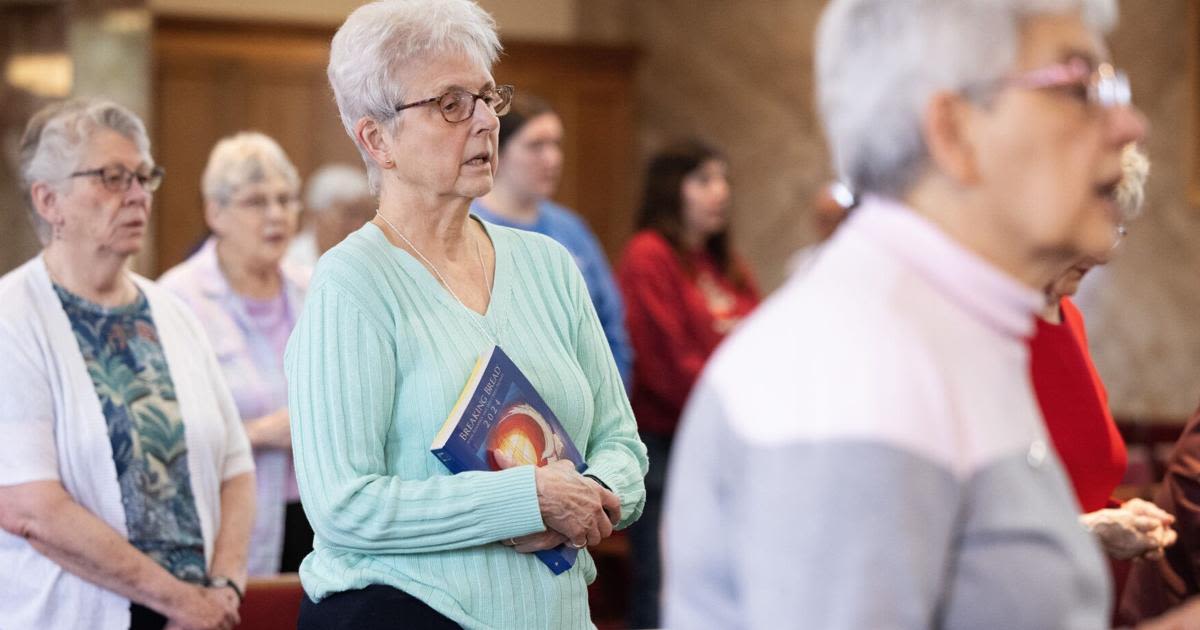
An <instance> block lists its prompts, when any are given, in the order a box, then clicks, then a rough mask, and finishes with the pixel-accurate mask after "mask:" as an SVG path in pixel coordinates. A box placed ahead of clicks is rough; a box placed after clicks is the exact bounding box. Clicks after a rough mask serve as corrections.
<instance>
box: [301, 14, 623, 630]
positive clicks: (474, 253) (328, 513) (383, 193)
mask: <svg viewBox="0 0 1200 630" xmlns="http://www.w3.org/2000/svg"><path fill="white" fill-rule="evenodd" d="M499 50H500V45H499V41H498V39H497V37H496V32H495V24H494V22H493V21H492V19H491V17H490V16H489V15H488V14H487V13H485V12H484V11H483V10H482V9H480V8H479V7H478V6H477V5H476V4H474V3H473V2H469V1H467V0H392V1H388V2H374V3H370V4H366V5H363V6H362V7H359V8H358V9H357V10H355V11H354V13H352V14H351V15H350V17H349V18H347V20H346V22H345V23H344V24H343V25H342V26H341V28H340V29H338V32H337V34H336V35H335V36H334V38H333V43H332V48H331V52H330V60H329V80H330V84H331V85H332V87H333V92H334V95H335V97H336V99H337V104H338V110H339V112H340V114H341V117H342V121H343V123H344V124H345V127H346V130H347V132H348V133H349V134H350V136H351V138H352V139H353V141H354V142H355V144H356V145H357V146H358V148H359V150H360V152H361V153H362V155H363V158H364V162H365V164H366V167H367V169H368V177H369V178H370V180H371V181H372V182H374V183H375V185H377V186H378V187H379V213H378V216H377V217H376V218H375V219H374V220H372V221H371V222H370V223H369V224H368V225H366V226H364V227H363V228H362V229H360V230H358V231H356V232H354V233H353V234H351V235H350V236H348V237H347V238H346V240H344V241H342V243H341V244H339V245H337V246H336V247H334V248H333V249H331V250H329V251H328V252H326V254H325V256H324V257H323V258H322V260H321V264H320V265H318V266H317V271H316V275H315V276H314V278H313V284H312V287H311V290H310V292H309V295H308V301H307V303H306V304H305V307H304V313H303V315H302V316H301V318H300V322H299V324H298V325H297V327H296V332H295V333H294V334H293V335H292V339H291V341H290V342H289V346H288V353H287V374H288V385H289V401H290V403H291V407H290V409H291V410H292V438H293V449H294V452H295V455H296V472H297V476H298V479H299V481H300V491H301V494H302V496H303V497H304V507H305V510H306V511H307V512H308V515H309V517H310V519H311V522H312V524H313V529H314V530H315V531H316V541H315V544H314V550H313V553H312V554H310V555H309V556H308V557H307V558H305V560H304V563H303V564H302V565H301V567H300V578H301V581H302V582H303V584H304V590H305V593H306V594H307V597H306V598H305V600H304V602H303V603H302V604H301V611H300V627H301V628H321V629H322V630H328V629H331V628H354V629H356V630H361V629H363V628H368V629H369V628H385V627H386V628H392V627H395V626H396V623H397V620H398V619H399V620H404V623H405V624H406V627H410V628H458V627H460V626H461V627H463V628H467V629H468V630H469V629H473V628H490V629H496V630H506V629H512V630H528V629H530V628H561V629H565V630H571V629H585V628H591V627H592V624H591V621H590V618H589V617H590V614H589V610H588V601H587V584H588V583H589V582H591V581H592V580H593V579H594V578H595V563H594V562H593V561H592V558H591V556H590V555H589V554H588V552H587V551H586V549H583V548H584V547H587V546H589V545H594V544H597V543H598V542H600V540H602V539H603V538H605V537H606V536H608V535H610V534H611V533H612V530H613V528H614V524H615V526H616V527H624V526H626V525H628V524H629V523H630V522H632V521H633V520H635V519H636V518H637V517H638V514H639V513H640V511H641V507H642V501H643V492H644V491H643V486H642V477H643V475H644V474H645V471H646V456H645V449H644V447H643V446H642V444H641V442H640V441H638V438H637V433H636V425H635V423H634V419H633V414H632V412H631V411H630V408H629V403H628V401H627V399H626V396H625V390H624V388H623V387H622V385H621V379H620V375H619V374H618V372H617V368H616V364H615V363H614V362H613V358H612V353H611V352H610V351H609V349H608V342H607V341H606V339H605V337H604V331H603V329H602V328H601V327H600V323H599V320H598V319H597V317H596V313H595V309H594V308H593V307H592V303H591V299H590V297H589V296H588V293H587V287H586V286H585V284H584V280H583V277H582V275H581V274H580V272H579V269H578V267H577V266H576V264H575V262H574V260H572V258H571V256H570V254H569V253H568V252H567V251H566V250H565V249H564V248H563V247H562V246H561V245H559V244H558V243H555V242H554V241H553V240H551V239H549V238H547V237H545V236H542V235H540V234H533V233H530V232H526V231H521V230H513V229H509V228H504V227H501V226H496V225H489V224H486V223H484V222H481V221H479V220H477V219H476V218H474V217H471V216H470V205H471V202H472V201H473V200H474V199H476V198H478V197H480V196H482V195H485V194H487V192H488V191H489V190H491V187H492V183H493V181H494V179H493V178H494V176H495V170H496V157H497V131H498V127H499V120H498V118H497V116H498V115H501V114H504V113H505V112H506V111H507V109H508V104H509V101H510V99H511V96H512V92H511V89H512V88H511V87H510V86H496V85H495V83H494V79H493V77H492V73H491V67H492V64H493V63H494V62H495V60H496V57H497V54H498V53H499ZM412 156H420V158H421V159H413V158H412ZM496 345H499V346H500V347H502V348H503V350H504V351H505V352H506V353H507V354H508V355H509V356H510V357H511V358H512V359H513V361H514V362H515V363H516V364H517V365H518V366H519V367H520V368H521V370H522V371H523V372H524V373H525V374H526V375H527V376H528V377H529V379H530V381H531V382H532V383H533V385H534V386H535V387H536V388H537V390H538V391H539V392H540V394H541V396H542V398H544V399H545V401H546V403H547V404H548V405H549V407H550V408H551V409H553V410H554V412H555V415H556V416H557V417H558V418H559V420H560V421H561V423H562V425H563V426H564V427H565V429H566V431H567V433H568V434H569V435H570V437H571V439H572V441H574V443H575V445H576V446H577V447H578V449H579V451H580V452H581V453H582V454H583V456H584V458H585V460H586V461H587V464H588V469H587V473H588V475H589V476H587V477H585V476H583V475H581V474H579V473H578V472H576V470H575V468H574V467H573V466H572V465H571V463H570V462H569V461H567V460H561V461H558V462H555V463H552V464H549V465H546V466H544V467H541V468H534V467H532V466H517V467H514V468H509V469H506V470H501V471H497V472H464V473H461V474H458V475H452V474H450V473H449V471H447V470H446V467H445V466H444V465H443V464H442V463H441V462H440V461H439V460H438V459H437V457H435V456H434V455H433V454H432V453H431V452H430V445H431V444H432V442H433V440H434V436H435V435H436V434H437V432H438V430H439V429H440V428H441V426H442V424H443V422H444V421H445V419H446V416H447V415H448V414H449V413H450V411H451V409H452V408H453V406H454V403H455V401H456V400H457V399H458V396H459V392H460V391H461V390H462V387H463V385H464V383H465V382H466V381H467V379H468V377H469V375H470V373H471V371H472V368H473V366H474V365H475V362H476V359H477V357H479V355H480V354H482V353H484V352H486V351H489V350H491V349H492V348H493V347H494V346H496ZM610 519H611V520H610ZM560 544H570V545H572V546H575V547H577V548H580V549H581V551H580V553H579V557H578V559H577V561H576V562H575V565H574V566H573V567H572V568H571V569H569V570H567V571H566V572H564V573H562V574H561V575H557V576H556V575H554V574H552V573H551V572H550V570H549V569H548V568H547V567H546V565H544V564H543V563H542V562H541V561H540V560H539V559H538V558H537V557H536V556H535V555H533V553H532V552H534V551H537V550H542V549H549V548H552V547H556V546H558V545H560ZM515 594H518V595H516V596H515Z"/></svg>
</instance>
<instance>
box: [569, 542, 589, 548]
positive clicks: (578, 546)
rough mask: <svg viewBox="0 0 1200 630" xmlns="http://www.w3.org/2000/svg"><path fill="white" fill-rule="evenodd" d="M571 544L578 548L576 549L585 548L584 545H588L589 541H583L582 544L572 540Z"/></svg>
mask: <svg viewBox="0 0 1200 630" xmlns="http://www.w3.org/2000/svg"><path fill="white" fill-rule="evenodd" d="M571 546H572V547H574V548H576V549H583V548H584V547H586V546H587V542H586V541H585V542H583V543H581V544H577V543H575V541H571Z"/></svg>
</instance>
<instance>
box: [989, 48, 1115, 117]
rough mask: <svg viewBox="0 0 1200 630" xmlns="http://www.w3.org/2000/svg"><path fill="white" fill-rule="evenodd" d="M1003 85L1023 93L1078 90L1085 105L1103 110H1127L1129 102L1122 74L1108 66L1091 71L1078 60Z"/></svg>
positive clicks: (1100, 66) (1089, 65)
mask: <svg viewBox="0 0 1200 630" xmlns="http://www.w3.org/2000/svg"><path fill="white" fill-rule="evenodd" d="M1003 85H1005V86H1010V87H1017V88H1023V89H1027V90H1052V89H1058V88H1070V87H1079V88H1081V89H1083V90H1086V96H1085V95H1084V94H1082V93H1081V94H1080V96H1081V97H1082V98H1085V99H1086V100H1087V103H1088V104H1089V105H1095V106H1098V107H1100V108H1103V109H1112V108H1116V107H1128V106H1129V104H1130V103H1131V102H1132V100H1133V93H1132V91H1131V90H1130V87H1129V77H1128V76H1126V75H1125V73H1124V72H1122V71H1120V70H1117V69H1116V68H1114V67H1113V66H1112V64H1108V63H1102V64H1100V65H1098V66H1096V67H1095V68H1094V69H1093V68H1092V66H1091V64H1089V63H1088V62H1087V61H1085V60H1083V59H1081V58H1078V57H1076V58H1073V59H1071V60H1069V61H1066V62H1064V63H1059V64H1055V65H1052V66H1046V67H1044V68H1038V69H1036V70H1030V71H1029V72H1026V73H1025V74H1022V75H1019V76H1016V77H1012V78H1010V79H1005V80H1004V81H1003Z"/></svg>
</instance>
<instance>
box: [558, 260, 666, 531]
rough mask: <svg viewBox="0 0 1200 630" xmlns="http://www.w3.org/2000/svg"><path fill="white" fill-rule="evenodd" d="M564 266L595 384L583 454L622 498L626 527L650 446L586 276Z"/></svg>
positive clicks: (580, 353)
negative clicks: (640, 433)
mask: <svg viewBox="0 0 1200 630" xmlns="http://www.w3.org/2000/svg"><path fill="white" fill-rule="evenodd" d="M564 266H565V267H566V269H565V270H564V273H565V274H566V276H567V279H568V286H569V289H570V291H571V294H572V296H573V300H572V301H573V302H574V309H573V310H574V312H575V316H576V322H575V357H576V360H577V361H579V366H580V368H581V369H582V370H583V373H584V374H585V375H586V376H587V379H588V383H589V384H590V385H591V390H592V398H593V400H594V403H595V416H594V418H593V421H592V427H591V433H590V434H589V436H588V445H587V453H586V454H585V455H584V457H585V458H586V459H587V462H588V471H587V472H588V474H592V475H595V476H596V477H597V478H599V479H600V480H601V481H603V482H604V484H605V485H607V486H608V487H609V488H611V489H612V491H613V492H614V493H615V494H616V495H617V497H618V498H620V499H621V521H620V522H619V523H618V524H617V527H618V528H623V527H627V526H629V525H630V524H632V523H633V522H634V521H636V520H637V519H638V517H639V516H641V513H642V507H643V506H644V505H645V502H646V487H645V483H644V478H645V476H646V471H647V470H648V467H649V463H648V462H649V460H648V459H647V457H646V446H645V445H644V444H642V440H641V438H639V437H638V433H637V422H636V421H635V420H634V418H633V410H632V409H631V408H630V406H629V398H628V396H627V395H626V394H625V387H624V385H623V382H622V380H621V375H620V374H619V372H618V370H617V364H616V363H615V362H614V360H613V359H614V356H613V354H612V353H610V352H609V346H608V340H607V339H606V337H605V334H604V329H603V327H602V326H601V324H600V320H599V318H598V317H597V314H596V310H595V308H594V307H593V304H592V301H591V299H590V298H589V296H588V292H587V289H586V287H585V286H584V283H583V278H582V276H580V275H579V271H578V270H577V269H576V268H575V266H574V265H564Z"/></svg>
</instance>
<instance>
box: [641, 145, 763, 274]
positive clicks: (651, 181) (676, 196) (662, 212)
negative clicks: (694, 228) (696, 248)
mask: <svg viewBox="0 0 1200 630" xmlns="http://www.w3.org/2000/svg"><path fill="white" fill-rule="evenodd" d="M710 160H720V161H722V162H724V161H726V160H725V156H724V154H722V153H721V152H720V151H719V150H718V149H717V148H716V147H713V146H712V145H710V144H707V143H705V142H703V141H701V140H697V139H686V140H681V141H678V142H675V143H674V144H671V145H670V146H668V147H667V148H665V149H663V150H662V151H659V152H658V153H657V154H655V155H654V157H653V158H651V159H650V164H649V165H648V166H647V167H646V188H645V191H644V193H643V194H642V204H641V206H640V207H639V208H638V213H637V227H638V229H639V230H641V229H651V230H654V231H655V232H658V233H659V235H661V236H662V237H663V239H665V240H666V241H667V243H670V245H671V248H672V249H674V250H675V254H676V256H678V258H679V260H680V261H681V262H682V263H683V266H684V269H685V270H687V272H688V273H689V274H691V273H692V272H693V271H694V270H693V269H692V267H691V264H690V263H689V261H688V256H687V251H686V248H685V246H684V243H683V228H684V226H683V222H684V218H683V181H684V180H685V179H686V178H687V176H688V175H691V174H693V173H695V172H696V171H697V170H699V169H700V167H701V166H703V165H704V164H705V163H706V162H708V161H710ZM703 247H704V250H705V252H706V253H707V254H708V255H709V256H711V257H712V259H713V261H714V262H715V263H716V265H717V269H719V270H720V271H721V273H722V274H724V275H725V277H726V278H728V279H729V280H730V282H732V283H733V285H734V286H736V287H738V288H739V289H744V288H747V287H746V278H745V277H744V276H743V274H742V270H741V268H740V267H739V266H738V263H737V260H736V258H735V256H734V255H733V252H732V248H731V245H730V236H729V228H728V226H727V227H726V228H725V229H723V230H721V231H720V232H718V233H716V234H713V235H712V236H710V237H708V240H706V241H705V242H704V246H703Z"/></svg>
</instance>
